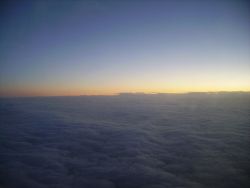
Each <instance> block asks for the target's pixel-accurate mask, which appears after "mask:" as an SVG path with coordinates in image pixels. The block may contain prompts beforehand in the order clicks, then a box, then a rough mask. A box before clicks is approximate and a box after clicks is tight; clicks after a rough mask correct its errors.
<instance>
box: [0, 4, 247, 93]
mask: <svg viewBox="0 0 250 188" xmlns="http://www.w3.org/2000/svg"><path fill="white" fill-rule="evenodd" d="M0 12H1V13H0V18H1V22H0V27H1V30H0V40H1V43H0V91H1V92H0V95H1V96H32V95H81V94H114V93H118V92H189V91H222V90H223V91H236V90H242V91H250V53H249V52H250V19H249V18H250V15H249V14H250V5H249V3H248V2H247V1H243V0H227V1H225V0H223V1H222V0H207V1H205V0H172V1H171V0H168V1H167V0H166V1H163V0H162V1H160V0H152V1H150V0H144V1H139V0H134V1H132V0H127V1H125V0H123V1H105V0H92V1H79V0H78V1H73V0H72V1H69V0H60V1H55V0H54V1H53V0H47V1H46V0H41V1H39V0H33V1H26V0H21V1H11V0H8V1H2V2H1V11H0Z"/></svg>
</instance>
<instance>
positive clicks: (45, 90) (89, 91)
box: [0, 85, 250, 97]
mask: <svg viewBox="0 0 250 188" xmlns="http://www.w3.org/2000/svg"><path fill="white" fill-rule="evenodd" d="M242 86H244V85H239V86H238V87H237V86H234V87H233V86H231V87H230V86H228V87H219V86H217V87H208V86H204V87H184V86H183V87H173V86H172V87H168V88H167V87H165V88H164V87H159V86H158V87H157V86H150V85H149V86H148V87H147V86H144V87H134V88H133V87H120V88H119V87H106V88H104V87H103V88H101V87H99V88H97V87H93V88H85V89H82V88H81V89H80V87H61V88H60V87H59V88H57V87H15V88H5V89H1V90H0V96H7V97H8V96H9V97H14V96H79V95H116V94H118V93H123V92H129V93H137V92H141V93H148V94H149V93H188V92H219V91H228V92H230V91H245V92H249V91H250V87H249V86H248V85H245V87H242Z"/></svg>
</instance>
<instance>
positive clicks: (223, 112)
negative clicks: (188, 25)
mask: <svg viewBox="0 0 250 188" xmlns="http://www.w3.org/2000/svg"><path fill="white" fill-rule="evenodd" d="M249 102H250V96H249V95H248V94H246V95H240V94H237V95H229V94H219V95H215V94H212V95H198V96H193V95H155V96H153V95H149V96H146V95H145V96H129V97H128V96H113V97H110V96H109V97H105V96H102V97H101V96H99V97H94V96H93V97H51V98H49V97H47V98H16V99H1V103H0V104H1V106H0V112H1V116H0V117H1V126H0V187H1V186H2V187H5V188H12V187H13V188H15V187H25V188H34V187H36V188H69V187H75V188H82V187H86V188H141V187H143V188H166V187H171V188H172V187H192V188H193V187H204V188H206V187H207V188H208V187H220V188H221V187H225V188H229V187H241V188H244V187H248V186H249V185H250V182H249V180H248V175H247V174H249V167H250V162H249V161H250V157H249V156H250V151H249V149H248V146H249V143H250V142H249V135H250V134H249V133H250V126H249V125H250V116H249V112H250V106H249V105H248V104H250V103H249Z"/></svg>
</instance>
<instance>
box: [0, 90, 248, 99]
mask: <svg viewBox="0 0 250 188" xmlns="http://www.w3.org/2000/svg"><path fill="white" fill-rule="evenodd" d="M226 93H227V94H229V93H250V90H249V91H242V90H237V91H223V90H221V91H190V92H119V93H113V94H92V95H91V94H80V95H26V96H25V95H16V96H14V95H13V96H0V98H29V97H30V98H32V97H98V96H107V97H108V96H110V97H111V96H139V95H187V94H226Z"/></svg>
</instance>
